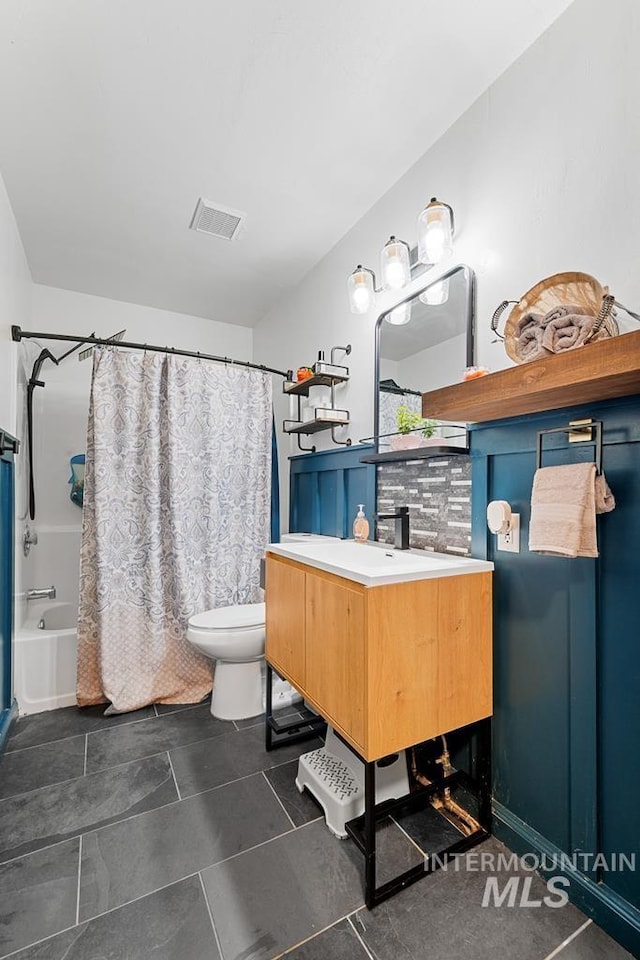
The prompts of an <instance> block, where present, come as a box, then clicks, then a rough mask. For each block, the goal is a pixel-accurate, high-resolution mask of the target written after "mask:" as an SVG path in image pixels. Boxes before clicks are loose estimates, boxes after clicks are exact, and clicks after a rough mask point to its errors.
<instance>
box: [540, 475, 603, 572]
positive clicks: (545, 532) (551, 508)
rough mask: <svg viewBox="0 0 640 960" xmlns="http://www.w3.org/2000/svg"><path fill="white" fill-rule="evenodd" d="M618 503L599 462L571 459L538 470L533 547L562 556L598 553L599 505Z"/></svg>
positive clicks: (587, 555)
mask: <svg viewBox="0 0 640 960" xmlns="http://www.w3.org/2000/svg"><path fill="white" fill-rule="evenodd" d="M614 507H615V500H614V498H613V494H612V493H611V490H610V489H609V487H608V485H607V481H606V480H605V477H604V475H601V476H599V477H596V465H595V463H567V464H563V466H561V467H542V468H541V469H540V470H536V473H535V476H534V478H533V491H532V493H531V520H530V523H529V550H531V551H533V552H535V553H548V554H552V555H554V556H559V557H597V556H598V544H597V540H596V509H597V512H598V513H608V512H610V511H611V510H613V509H614Z"/></svg>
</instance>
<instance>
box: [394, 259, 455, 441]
mask: <svg viewBox="0 0 640 960" xmlns="http://www.w3.org/2000/svg"><path fill="white" fill-rule="evenodd" d="M473 327H474V275H473V271H472V270H470V269H469V267H466V266H459V267H456V268H455V269H453V270H451V271H450V272H449V273H447V274H445V275H444V276H443V277H442V278H441V279H439V280H436V281H434V282H432V283H430V284H428V285H425V287H424V288H423V290H422V291H421V292H420V293H419V294H418V295H417V296H415V297H414V298H413V299H411V300H408V301H407V302H406V303H403V304H400V305H399V306H398V307H395V309H393V310H391V311H390V312H389V313H386V314H383V315H382V316H381V317H380V318H379V320H378V325H377V328H376V411H375V433H376V436H377V437H378V438H379V440H378V449H379V451H380V452H384V451H386V450H389V449H404V448H408V447H413V446H424V445H425V444H429V443H437V442H440V443H442V441H443V439H445V438H446V439H447V442H448V443H449V442H451V439H452V438H454V437H455V436H456V431H454V430H452V429H448V428H447V427H446V425H442V424H438V423H436V422H435V421H423V420H422V394H423V393H424V392H426V391H428V390H436V389H438V388H439V387H445V386H448V385H450V384H452V383H459V382H460V381H461V380H462V377H463V374H464V371H465V368H466V367H468V366H471V365H472V364H473V362H474V351H473ZM459 432H460V431H458V433H459ZM394 435H395V436H394Z"/></svg>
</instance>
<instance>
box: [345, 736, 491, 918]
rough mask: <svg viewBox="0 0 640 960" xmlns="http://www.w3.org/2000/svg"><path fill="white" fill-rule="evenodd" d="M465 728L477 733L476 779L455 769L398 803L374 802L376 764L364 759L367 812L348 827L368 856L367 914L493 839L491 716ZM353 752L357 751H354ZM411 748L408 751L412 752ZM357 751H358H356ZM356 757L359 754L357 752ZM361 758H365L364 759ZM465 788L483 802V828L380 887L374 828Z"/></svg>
mask: <svg viewBox="0 0 640 960" xmlns="http://www.w3.org/2000/svg"><path fill="white" fill-rule="evenodd" d="M467 729H469V730H470V731H471V730H474V731H475V732H476V733H477V751H476V756H475V763H474V766H475V768H476V776H475V777H471V776H470V775H469V774H468V773H466V772H465V771H464V770H455V771H454V772H453V773H451V774H450V775H449V776H446V777H442V778H441V779H439V780H436V781H434V782H433V783H432V784H431V785H430V786H428V787H420V789H418V790H416V791H415V792H414V793H410V794H409V795H408V796H406V797H401V798H400V799H399V800H385V801H384V802H383V803H378V804H376V802H375V797H376V766H377V764H378V763H379V761H378V760H371V761H366V760H363V763H364V768H365V774H364V777H365V779H364V804H365V808H364V814H363V815H362V816H360V817H356V818H355V819H354V820H349V821H348V822H347V823H346V824H345V829H346V831H347V833H348V835H349V836H350V837H351V839H352V840H353V842H354V843H355V845H356V846H357V847H358V849H359V850H360V851H361V852H362V853H363V854H364V858H365V880H364V886H365V903H366V906H367V908H368V909H369V910H371V909H373V907H377V906H378V905H379V904H380V903H383V902H384V901H385V900H388V899H389V897H392V896H394V894H396V893H399V892H400V890H404V889H405V887H408V886H410V885H411V884H412V883H417V881H418V880H422V878H423V877H428V876H429V874H431V873H433V872H434V871H435V870H437V869H438V868H439V867H441V866H443V865H444V864H446V863H448V862H449V861H451V860H454V859H455V858H456V857H457V856H458V855H459V854H461V853H464V852H465V851H466V850H470V849H471V847H475V846H476V844H478V843H481V842H482V841H483V840H486V839H487V837H489V836H490V835H491V718H490V717H488V718H487V719H486V720H480V721H478V723H476V724H472V725H471V726H470V727H468V728H467ZM352 749H353V748H352ZM409 749H410V748H409ZM354 752H355V751H354ZM356 755H357V754H356ZM360 759H362V758H360ZM453 786H465V787H467V788H468V789H469V790H470V791H471V792H472V793H474V794H475V796H476V798H477V799H478V802H479V811H478V823H479V828H478V829H477V830H475V831H474V832H473V833H471V834H469V836H468V837H461V839H460V840H457V841H456V842H455V843H452V844H450V845H449V846H448V847H445V848H444V850H440V851H438V852H437V853H434V854H429V855H427V856H426V857H425V861H424V863H423V864H416V866H414V867H411V868H410V869H409V870H405V872H404V873H400V874H398V876H396V877H394V878H393V879H392V880H388V881H387V882H386V883H383V884H382V885H381V886H377V883H376V867H377V863H376V824H377V823H379V822H380V821H381V820H384V819H385V818H386V817H392V816H393V815H394V814H404V813H414V812H416V811H417V810H420V809H424V806H425V801H428V800H429V799H430V798H431V797H432V796H434V794H437V793H441V792H442V791H443V790H444V789H445V788H446V787H453Z"/></svg>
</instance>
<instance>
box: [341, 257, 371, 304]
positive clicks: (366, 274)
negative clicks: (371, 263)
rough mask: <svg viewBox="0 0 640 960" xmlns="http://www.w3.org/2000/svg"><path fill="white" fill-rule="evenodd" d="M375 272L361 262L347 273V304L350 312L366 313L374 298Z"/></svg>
mask: <svg viewBox="0 0 640 960" xmlns="http://www.w3.org/2000/svg"><path fill="white" fill-rule="evenodd" d="M375 280H376V277H375V274H374V272H373V270H369V269H368V267H363V266H362V264H361V263H359V264H358V266H357V267H356V268H355V270H354V271H353V273H351V274H349V279H348V280H347V288H348V290H349V306H350V307H351V313H368V312H369V310H370V309H371V307H372V306H373V301H374V299H375V294H376V290H375Z"/></svg>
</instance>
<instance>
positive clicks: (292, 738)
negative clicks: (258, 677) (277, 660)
mask: <svg viewBox="0 0 640 960" xmlns="http://www.w3.org/2000/svg"><path fill="white" fill-rule="evenodd" d="M274 673H276V671H275V670H274V669H273V667H272V666H271V664H270V663H269V662H268V661H267V692H266V704H265V727H264V729H265V744H264V745H265V749H266V750H267V752H268V753H270V752H271V750H276V749H277V748H278V747H284V746H287V745H288V744H290V743H302V742H303V741H304V740H312V739H313V738H314V737H317V736H318V734H319V733H324V731H325V730H326V728H327V722H326V720H323V718H322V717H320V716H313V717H308V718H306V719H305V718H301V719H300V720H286V721H281V720H276V718H275V717H274V715H273V675H274ZM277 676H279V674H277ZM274 734H275V738H274Z"/></svg>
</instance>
